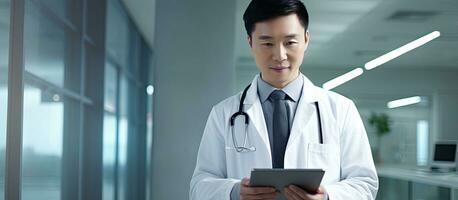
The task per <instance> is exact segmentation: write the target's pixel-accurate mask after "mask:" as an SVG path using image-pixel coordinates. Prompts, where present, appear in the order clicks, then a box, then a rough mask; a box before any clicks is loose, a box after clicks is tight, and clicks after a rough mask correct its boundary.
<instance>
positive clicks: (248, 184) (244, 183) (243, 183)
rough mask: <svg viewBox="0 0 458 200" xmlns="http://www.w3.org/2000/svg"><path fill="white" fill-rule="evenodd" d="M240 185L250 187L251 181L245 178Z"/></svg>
mask: <svg viewBox="0 0 458 200" xmlns="http://www.w3.org/2000/svg"><path fill="white" fill-rule="evenodd" d="M240 184H242V185H246V186H250V179H249V178H246V177H245V178H243V179H242V181H241V182H240Z"/></svg>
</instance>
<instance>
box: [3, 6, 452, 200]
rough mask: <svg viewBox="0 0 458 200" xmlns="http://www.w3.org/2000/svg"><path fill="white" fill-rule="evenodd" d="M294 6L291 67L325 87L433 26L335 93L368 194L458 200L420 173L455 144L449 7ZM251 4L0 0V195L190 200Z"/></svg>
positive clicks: (237, 84)
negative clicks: (364, 147) (297, 14)
mask: <svg viewBox="0 0 458 200" xmlns="http://www.w3.org/2000/svg"><path fill="white" fill-rule="evenodd" d="M303 2H304V3H305V5H306V6H307V9H308V11H309V14H310V26H309V31H310V35H311V40H310V45H309V48H308V50H307V51H306V53H305V57H304V62H303V64H302V66H301V71H302V73H303V74H305V75H306V76H307V77H308V78H310V79H311V80H312V81H313V82H314V84H315V85H318V86H320V87H321V86H322V85H323V84H324V83H326V82H327V81H329V80H331V79H334V78H336V77H338V76H340V75H342V74H345V73H347V72H349V71H351V70H353V69H354V68H357V67H363V66H364V65H365V63H367V62H369V61H371V60H373V59H375V58H377V57H379V56H381V55H383V54H385V53H388V52H390V51H391V50H394V49H396V48H398V47H401V46H402V45H404V44H407V43H409V42H411V41H413V40H416V39H418V38H420V37H422V36H424V35H426V34H429V33H431V32H433V31H440V33H441V36H440V37H438V38H436V39H434V40H432V41H431V42H429V43H427V44H425V45H423V46H421V47H419V48H417V49H414V50H412V51H411V52H408V53H406V54H404V55H402V56H400V57H398V58H396V59H394V60H392V61H389V62H387V63H385V64H383V65H381V66H379V67H377V68H375V69H372V70H365V71H364V73H363V74H362V75H361V76H359V77H356V78H354V79H352V80H351V81H348V82H346V83H344V84H342V85H340V86H338V87H335V88H333V89H332V90H333V91H336V92H338V93H340V94H342V95H345V96H347V97H348V98H350V99H352V100H353V101H354V102H355V104H356V106H357V107H358V109H359V112H360V114H361V116H362V118H363V121H364V123H365V126H366V130H367V133H368V136H369V140H370V144H371V147H372V152H373V155H374V159H375V161H376V166H377V169H378V173H379V177H380V189H379V193H378V197H377V199H415V200H417V199H418V200H420V199H422V200H424V199H455V200H456V199H458V175H457V174H456V172H447V173H430V172H427V169H428V168H429V167H430V166H431V165H432V164H433V163H434V162H435V158H434V155H435V145H436V143H437V142H441V141H447V142H450V141H451V142H453V141H455V142H456V141H457V140H458V132H457V130H458V123H457V121H456V119H458V105H457V104H458V1H456V0H436V1H426V0H402V1H401V0H383V1H382V0H304V1H303ZM248 3H249V0H234V1H227V0H225V1H223V0H201V1H187V0H173V1H171V0H97V1H90V0H0V200H3V199H8V200H19V199H25V200H29V199H30V200H32V199H33V200H60V199H62V200H73V199H75V200H81V199H103V200H122V199H126V200H143V199H147V200H151V199H188V191H189V181H190V179H191V176H192V173H193V170H194V166H195V161H196V155H197V150H198V147H199V143H200V139H201V136H202V133H203V128H204V125H205V122H206V120H207V117H208V114H209V112H210V110H211V108H212V106H213V105H214V104H216V103H218V102H219V101H221V100H223V99H224V98H226V97H228V96H231V95H233V94H235V93H237V92H239V91H240V90H242V89H243V88H244V87H245V86H246V85H247V84H248V83H250V82H251V80H252V78H253V77H254V75H256V74H257V73H259V72H258V70H257V67H256V65H255V62H254V59H253V58H252V56H251V53H250V50H249V48H248V45H247V42H246V37H247V36H246V32H245V29H244V26H243V21H242V15H243V12H244V11H245V8H246V7H247V5H248ZM406 97H417V99H420V100H419V101H417V102H416V103H415V104H411V105H407V106H403V107H396V108H389V107H388V106H387V103H388V102H390V101H393V100H398V99H402V98H406ZM380 116H382V119H385V122H387V123H384V122H383V120H380ZM377 119H378V120H377ZM370 121H376V122H375V123H370ZM380 121H382V122H380ZM380 123H382V125H384V126H386V127H389V129H388V131H386V132H383V131H382V132H380V131H378V129H377V128H376V126H377V124H380ZM455 148H456V146H455ZM455 151H456V150H455ZM455 157H456V156H455ZM453 163H454V164H455V167H456V160H454V161H452V164H453Z"/></svg>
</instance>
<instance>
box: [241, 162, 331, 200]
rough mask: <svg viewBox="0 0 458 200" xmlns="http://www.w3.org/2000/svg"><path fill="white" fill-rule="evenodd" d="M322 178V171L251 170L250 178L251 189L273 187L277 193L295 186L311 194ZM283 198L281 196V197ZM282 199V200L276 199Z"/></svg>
mask: <svg viewBox="0 0 458 200" xmlns="http://www.w3.org/2000/svg"><path fill="white" fill-rule="evenodd" d="M323 176H324V170H322V169H259V168H258V169H253V170H252V171H251V176H250V186H252V187H275V188H276V189H277V190H278V191H283V189H284V188H285V187H287V186H289V185H296V186H298V187H301V188H302V189H304V190H305V191H307V192H309V193H311V194H313V193H315V192H316V191H317V190H318V188H319V187H320V184H321V180H322V179H323ZM281 196H283V195H281ZM276 199H284V198H276Z"/></svg>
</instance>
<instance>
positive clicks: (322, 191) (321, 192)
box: [317, 186, 326, 194]
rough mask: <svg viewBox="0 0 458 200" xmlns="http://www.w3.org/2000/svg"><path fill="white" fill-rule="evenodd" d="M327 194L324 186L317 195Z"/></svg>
mask: <svg viewBox="0 0 458 200" xmlns="http://www.w3.org/2000/svg"><path fill="white" fill-rule="evenodd" d="M324 193H326V189H325V188H324V187H323V186H320V187H319V188H318V190H317V194H324Z"/></svg>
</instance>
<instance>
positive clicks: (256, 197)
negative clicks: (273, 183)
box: [242, 192, 277, 200]
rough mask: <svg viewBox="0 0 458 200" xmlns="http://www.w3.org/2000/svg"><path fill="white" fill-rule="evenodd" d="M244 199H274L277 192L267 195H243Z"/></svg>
mask: <svg viewBox="0 0 458 200" xmlns="http://www.w3.org/2000/svg"><path fill="white" fill-rule="evenodd" d="M242 196H243V197H244V199H263V200H266V199H274V198H275V196H277V193H276V192H273V193H265V194H247V195H242Z"/></svg>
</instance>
